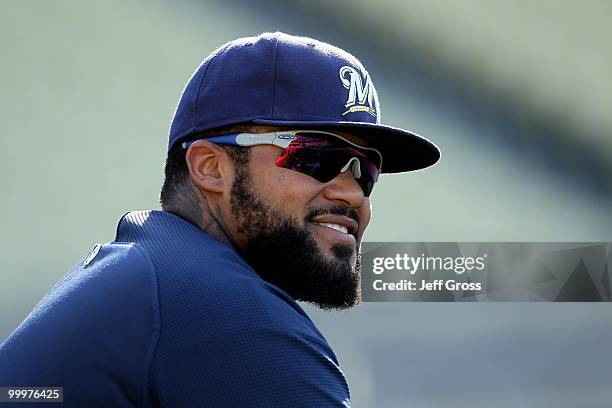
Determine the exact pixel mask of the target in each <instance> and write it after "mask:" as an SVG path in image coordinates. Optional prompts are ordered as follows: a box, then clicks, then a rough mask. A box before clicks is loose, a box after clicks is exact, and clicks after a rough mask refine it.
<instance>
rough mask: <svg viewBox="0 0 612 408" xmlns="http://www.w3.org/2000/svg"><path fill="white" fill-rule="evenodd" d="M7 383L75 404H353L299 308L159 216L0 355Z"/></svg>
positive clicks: (136, 218)
mask: <svg viewBox="0 0 612 408" xmlns="http://www.w3.org/2000/svg"><path fill="white" fill-rule="evenodd" d="M287 273H291V271H287ZM0 386H31V387H32V386H38V387H52V386H57V387H64V401H65V402H64V406H69V407H96V406H99V407H110V406H112V407H133V406H139V407H141V406H142V407H152V406H164V407H194V406H206V407H208V406H210V407H346V406H350V402H349V401H350V397H349V390H348V385H347V383H346V380H345V378H344V376H343V374H342V372H341V371H340V368H339V365H338V361H337V359H336V356H335V355H334V353H333V352H332V350H331V348H330V347H329V345H328V343H327V342H326V340H325V339H324V338H323V336H322V335H321V333H320V332H319V331H318V330H317V329H316V327H315V326H314V324H313V323H312V321H311V320H310V319H309V318H308V316H307V315H306V313H305V312H304V311H303V310H302V308H301V307H300V306H299V305H298V304H297V303H296V302H295V301H294V300H293V299H292V298H291V297H290V296H289V295H287V293H285V292H284V291H283V290H281V289H279V288H278V287H276V286H274V285H272V284H270V283H268V282H266V281H264V280H262V279H261V278H260V276H259V275H258V274H257V273H256V272H255V271H254V270H253V269H252V268H251V267H250V266H249V265H248V264H247V263H246V262H245V261H244V260H243V259H242V258H241V257H240V256H239V255H238V253H237V252H236V251H235V250H234V249H233V248H232V247H231V246H229V245H226V244H224V243H221V242H219V241H217V240H216V239H214V238H213V237H211V236H209V235H207V234H206V233H205V232H203V231H202V230H201V229H199V228H197V227H196V226H194V225H192V224H191V223H189V222H187V221H185V220H183V219H182V218H180V217H178V216H175V215H173V214H170V213H167V212H162V211H139V212H131V213H128V214H127V215H125V216H124V217H123V218H122V220H121V221H120V222H119V225H118V227H117V238H116V240H115V241H114V242H112V243H110V244H106V245H101V246H97V247H96V248H94V250H93V251H92V253H90V255H89V256H88V257H87V258H85V259H84V260H83V261H81V262H79V263H78V264H77V265H76V266H75V267H74V268H73V269H72V270H71V271H70V272H68V273H67V274H66V275H65V276H64V277H63V278H62V279H61V280H60V281H59V282H58V283H57V284H56V285H55V287H53V289H51V291H50V292H49V293H48V294H47V295H46V296H45V297H44V298H43V299H42V301H41V302H40V303H39V304H38V305H37V306H36V308H35V309H34V310H33V311H32V313H31V314H30V315H29V316H28V317H27V318H26V319H25V321H24V322H23V323H22V324H21V325H20V326H19V327H18V328H17V329H16V330H15V331H14V332H13V333H12V334H11V336H10V337H9V338H8V339H7V340H6V341H5V342H4V343H3V344H2V346H0ZM25 405H27V404H23V403H20V404H17V405H16V406H18V407H24V406H25ZM2 406H5V405H4V404H2ZM35 406H38V407H40V406H41V405H40V404H39V403H37V404H35Z"/></svg>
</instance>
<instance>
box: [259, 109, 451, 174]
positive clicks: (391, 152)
mask: <svg viewBox="0 0 612 408" xmlns="http://www.w3.org/2000/svg"><path fill="white" fill-rule="evenodd" d="M251 122H252V123H254V124H257V125H270V126H292V127H295V128H299V127H302V128H304V129H321V128H324V129H327V130H334V129H335V130H341V131H346V132H350V133H353V134H355V135H356V136H359V137H363V138H364V139H366V140H367V141H368V147H373V148H375V149H377V150H378V151H380V153H381V154H382V157H383V165H382V169H381V172H382V173H401V172H405V171H414V170H420V169H424V168H426V167H429V166H431V165H433V164H435V163H436V162H437V161H438V160H440V149H438V147H437V146H436V145H435V144H434V143H432V142H431V141H429V140H427V139H425V138H424V137H422V136H419V135H418V134H416V133H412V132H409V131H406V130H403V129H399V128H395V127H392V126H385V125H377V124H374V123H365V122H331V121H329V122H325V121H312V122H308V121H293V120H273V119H253V120H252V121H251Z"/></svg>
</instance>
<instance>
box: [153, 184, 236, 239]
mask: <svg viewBox="0 0 612 408" xmlns="http://www.w3.org/2000/svg"><path fill="white" fill-rule="evenodd" d="M162 210H164V211H168V212H171V213H173V214H175V215H178V216H179V217H182V218H184V219H186V220H187V221H189V222H191V223H192V224H194V225H196V226H197V227H199V228H200V229H201V230H203V231H204V232H206V233H207V234H210V235H212V236H213V237H215V238H216V239H218V240H219V241H221V242H225V243H228V244H230V245H234V243H233V241H232V240H231V236H230V234H229V231H228V228H227V225H226V224H225V221H224V219H223V213H222V211H221V207H220V206H219V205H218V204H215V203H213V202H212V201H211V200H210V199H209V198H208V197H207V196H206V194H204V192H203V191H202V190H201V189H199V188H198V187H197V186H196V185H195V184H193V182H192V181H191V180H189V181H188V184H187V185H186V186H184V188H182V189H179V190H178V191H176V195H175V198H174V199H173V200H172V202H171V203H169V204H168V205H164V206H162ZM234 246H235V245H234Z"/></svg>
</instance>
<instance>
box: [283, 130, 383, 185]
mask: <svg viewBox="0 0 612 408" xmlns="http://www.w3.org/2000/svg"><path fill="white" fill-rule="evenodd" d="M296 136H297V138H296V140H294V141H293V142H291V144H290V145H289V147H287V149H285V151H284V152H283V154H282V155H281V156H280V157H278V158H277V159H276V165H277V166H279V167H283V168H286V169H291V170H295V171H299V172H300V173H304V174H307V175H309V176H311V177H313V178H315V179H316V180H318V181H320V182H322V183H326V182H328V181H330V180H332V179H333V178H334V177H336V176H337V175H338V174H340V171H341V170H342V168H343V167H344V166H346V164H347V163H348V162H349V161H350V160H351V158H353V157H356V158H357V159H359V164H360V172H361V177H359V179H357V182H358V183H359V185H360V186H361V188H362V190H363V192H364V195H365V196H369V195H370V193H371V192H372V188H373V187H374V184H375V183H376V181H377V180H378V174H379V173H380V170H379V165H377V164H376V163H377V162H378V161H379V159H378V157H373V158H370V157H369V156H366V154H364V153H362V152H361V151H359V150H356V149H355V148H353V147H351V146H350V145H348V144H347V143H346V142H344V141H342V140H341V139H336V138H334V137H332V136H330V137H329V138H322V137H320V136H319V135H316V136H313V135H311V134H307V133H299V134H297V135H296ZM372 153H373V154H372V156H378V155H377V154H376V153H374V152H372ZM372 159H374V160H372Z"/></svg>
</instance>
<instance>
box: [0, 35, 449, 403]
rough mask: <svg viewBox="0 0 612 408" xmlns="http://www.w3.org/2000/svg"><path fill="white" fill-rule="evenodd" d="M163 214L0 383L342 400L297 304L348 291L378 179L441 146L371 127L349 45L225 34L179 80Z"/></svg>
mask: <svg viewBox="0 0 612 408" xmlns="http://www.w3.org/2000/svg"><path fill="white" fill-rule="evenodd" d="M168 149H169V151H168V158H167V162H166V169H165V173H166V179H165V182H164V185H163V188H162V192H161V200H160V201H161V205H162V211H137V212H130V213H128V214H126V215H125V216H124V217H123V218H122V219H121V221H120V222H119V225H118V227H117V237H116V239H115V241H114V242H112V243H110V244H106V245H96V246H95V247H94V249H93V250H92V252H91V253H90V254H89V255H88V256H87V257H86V258H85V259H84V260H83V261H81V262H80V263H78V264H77V265H76V266H75V267H74V268H73V270H71V271H70V272H69V273H68V274H67V275H66V276H65V277H64V278H63V279H62V280H61V281H60V282H59V283H58V284H57V285H56V286H55V287H54V288H53V289H52V290H51V291H50V292H49V294H47V296H46V297H45V298H44V299H43V300H42V301H41V303H40V304H39V305H38V306H37V307H36V308H35V309H34V311H33V312H32V313H31V314H30V316H28V318H27V319H26V320H25V321H24V322H23V323H22V325H21V326H20V327H18V328H17V330H15V332H14V333H13V334H12V335H11V336H10V337H9V338H8V339H7V340H6V342H5V343H4V344H3V345H2V347H1V348H0V386H30V387H34V386H37V387H43V386H46V387H63V391H64V401H65V403H66V404H67V405H68V406H87V407H90V406H167V407H181V406H212V407H242V406H245V407H271V406H280V407H284V406H304V407H329V406H349V405H350V396H349V390H348V385H347V383H346V380H345V378H344V376H343V374H342V372H341V371H340V368H339V365H338V361H337V359H336V356H335V355H334V353H333V352H332V350H331V348H330V347H329V345H328V344H327V342H326V341H325V339H324V338H323V336H322V335H321V333H319V331H318V330H317V329H316V327H315V326H314V324H313V323H312V321H311V320H310V319H309V318H308V316H307V315H306V314H305V312H304V311H303V310H302V309H301V308H300V306H299V305H298V304H297V303H296V300H302V301H306V302H312V303H315V304H316V305H318V306H320V307H322V308H339V309H342V308H349V307H351V306H354V305H356V304H357V303H358V302H359V276H360V275H359V272H360V266H359V245H360V242H361V238H362V236H363V233H364V230H365V228H366V226H367V225H368V223H369V221H370V215H371V207H370V199H369V196H370V193H371V192H372V188H373V187H374V184H375V182H376V181H377V179H378V175H379V173H380V172H387V173H393V172H401V171H410V170H415V169H420V168H424V167H427V166H430V165H432V164H434V163H435V162H436V161H437V160H438V158H439V152H438V150H437V148H436V147H435V146H434V145H433V144H432V143H431V142H429V141H427V140H425V139H423V138H421V137H419V136H417V135H415V134H412V133H410V132H407V131H404V130H400V129H395V128H391V127H388V126H383V125H381V124H380V110H379V106H378V97H377V94H376V90H375V88H374V85H373V84H372V81H371V79H370V77H369V75H368V73H367V72H366V71H365V69H364V68H363V66H362V65H361V63H360V62H359V61H358V60H357V59H356V58H355V57H353V56H352V55H350V54H348V53H346V52H345V51H343V50H341V49H338V48H336V47H333V46H331V45H328V44H325V43H321V42H318V41H316V40H312V39H309V38H301V37H294V36H289V35H286V34H282V33H266V34H262V35H261V36H259V37H252V38H242V39H238V40H235V41H232V42H230V43H228V44H226V45H224V46H222V47H221V48H219V49H218V50H216V51H215V52H213V53H212V54H211V55H210V56H209V57H208V58H207V59H206V60H205V61H204V62H203V63H202V65H201V66H200V67H199V68H198V69H197V70H196V72H195V73H194V74H193V76H192V77H191V79H190V80H189V82H188V84H187V86H186V88H185V90H184V91H183V94H182V96H181V99H180V101H179V104H178V106H177V109H176V113H175V116H174V119H173V122H172V125H171V129H170V137H169V145H168Z"/></svg>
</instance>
